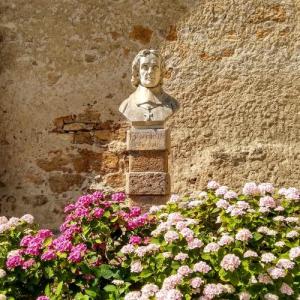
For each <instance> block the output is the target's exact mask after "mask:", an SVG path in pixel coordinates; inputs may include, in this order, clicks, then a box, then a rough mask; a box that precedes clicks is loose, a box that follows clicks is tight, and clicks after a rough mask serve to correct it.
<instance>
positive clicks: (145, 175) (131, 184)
mask: <svg viewBox="0 0 300 300" xmlns="http://www.w3.org/2000/svg"><path fill="white" fill-rule="evenodd" d="M169 140H170V137H169V131H168V129H162V128H159V129H155V128H145V129H144V128H134V127H132V128H131V129H130V130H128V131H127V150H128V152H129V172H128V173H127V174H126V193H127V194H128V195H129V197H130V198H131V199H132V201H133V203H134V204H138V205H142V206H143V207H145V206H147V204H150V203H151V205H153V204H160V203H164V202H165V201H166V198H167V197H168V195H169V194H170V175H169V174H168V149H169Z"/></svg>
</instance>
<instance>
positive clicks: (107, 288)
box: [104, 284, 117, 292]
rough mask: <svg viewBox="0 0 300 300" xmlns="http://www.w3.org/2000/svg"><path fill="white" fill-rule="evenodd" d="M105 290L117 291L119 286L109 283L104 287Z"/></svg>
mask: <svg viewBox="0 0 300 300" xmlns="http://www.w3.org/2000/svg"><path fill="white" fill-rule="evenodd" d="M104 290H105V291H106V292H116V291H117V287H116V286H115V285H112V284H108V285H106V286H105V287H104Z"/></svg>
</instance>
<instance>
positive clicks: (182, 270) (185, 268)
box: [177, 265, 192, 276]
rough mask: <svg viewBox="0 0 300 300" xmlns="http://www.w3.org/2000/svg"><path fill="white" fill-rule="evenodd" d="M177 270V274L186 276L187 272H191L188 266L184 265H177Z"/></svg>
mask: <svg viewBox="0 0 300 300" xmlns="http://www.w3.org/2000/svg"><path fill="white" fill-rule="evenodd" d="M177 272H178V274H179V275H182V276H187V275H188V274H190V273H192V270H191V269H190V267H189V266H186V265H184V266H181V267H179V268H178V270H177Z"/></svg>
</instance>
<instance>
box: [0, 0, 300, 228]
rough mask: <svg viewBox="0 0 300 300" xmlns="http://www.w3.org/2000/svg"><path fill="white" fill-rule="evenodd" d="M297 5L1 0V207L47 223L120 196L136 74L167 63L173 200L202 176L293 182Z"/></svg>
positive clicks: (299, 62)
mask: <svg viewBox="0 0 300 300" xmlns="http://www.w3.org/2000/svg"><path fill="white" fill-rule="evenodd" d="M299 9H300V2H299V1H296V0H294V1H292V0H286V1H283V0H282V1H275V0H261V1H258V0H251V1H249V0H240V1H233V0H201V1H192V0H190V1H183V0H181V1H180V0H178V1H156V0H150V1H142V0H141V1H136V0H135V1H122V0H114V1H112V0H110V1H109V0H106V1H98V0H52V1H46V0H26V1H25V0H0V37H1V39H0V58H1V61H0V84H1V93H0V97H1V99H0V113H1V116H0V122H1V132H0V142H1V172H0V197H1V202H0V209H1V214H8V215H21V214H23V213H25V212H31V213H33V214H34V215H35V216H36V218H37V220H38V221H39V222H40V223H42V224H43V225H45V226H50V227H54V226H56V225H57V224H58V223H59V222H60V221H61V217H62V213H61V212H62V207H63V205H64V204H65V203H66V202H68V201H70V200H72V199H74V198H75V197H76V196H78V195H79V194H81V193H83V192H84V191H86V190H87V187H88V186H89V185H90V184H91V182H92V181H93V180H94V178H95V176H97V179H96V182H98V184H99V185H100V186H101V185H105V186H111V187H113V188H120V189H123V188H124V179H125V178H124V172H125V170H126V168H127V165H128V161H127V156H126V152H125V150H124V140H125V131H126V123H124V121H123V118H122V116H121V115H120V114H119V113H118V106H119V104H120V103H121V102H122V101H123V100H124V99H125V98H126V97H127V96H128V95H129V94H130V93H131V92H132V88H131V87H130V65H131V61H132V59H133V57H134V55H135V54H136V53H137V51H138V50H140V49H142V48H148V47H153V48H159V49H160V50H161V52H162V54H163V55H164V56H165V57H166V65H167V73H166V76H165V77H166V78H165V89H166V91H167V92H168V93H170V94H171V95H172V96H174V97H175V98H177V99H178V101H179V102H180V104H181V108H180V110H179V111H178V112H177V114H176V115H174V117H172V119H170V120H169V122H168V126H169V127H171V128H172V139H171V143H172V154H171V157H170V163H171V172H170V173H171V174H172V180H173V185H172V187H173V188H172V189H173V191H174V192H178V191H184V190H187V189H193V190H194V189H200V188H201V187H203V185H204V184H205V183H206V182H207V180H208V179H209V178H215V179H217V180H219V181H220V182H222V183H224V184H228V185H231V186H234V187H238V186H240V185H241V184H242V183H243V182H245V181H246V180H257V181H270V182H273V183H275V184H276V185H294V186H299V174H300V168H299V167H300V162H299V161H300V160H299V158H300V149H299V148H300V146H299V143H300V142H299V136H300V129H299V113H300V109H299V108H300V104H299V103H300V102H299V95H300V55H299V53H300V42H299V41H300V36H299V33H300V28H299V27H300V16H299Z"/></svg>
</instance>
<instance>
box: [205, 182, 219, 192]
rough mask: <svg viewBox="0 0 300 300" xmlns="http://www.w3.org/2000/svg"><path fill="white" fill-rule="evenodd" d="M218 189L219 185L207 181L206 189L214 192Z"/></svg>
mask: <svg viewBox="0 0 300 300" xmlns="http://www.w3.org/2000/svg"><path fill="white" fill-rule="evenodd" d="M219 187H220V184H219V183H218V182H216V181H214V180H211V181H209V182H208V184H207V188H208V189H210V190H216V189H217V188H219Z"/></svg>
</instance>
